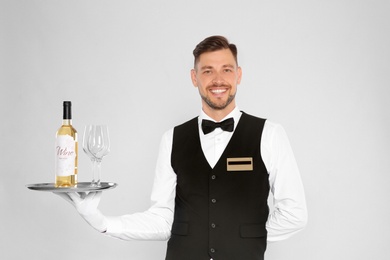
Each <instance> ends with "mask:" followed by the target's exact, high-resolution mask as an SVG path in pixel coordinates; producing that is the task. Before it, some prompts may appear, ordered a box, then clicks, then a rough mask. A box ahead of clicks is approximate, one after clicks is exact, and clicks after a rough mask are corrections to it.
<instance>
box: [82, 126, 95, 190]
mask: <svg viewBox="0 0 390 260" xmlns="http://www.w3.org/2000/svg"><path fill="white" fill-rule="evenodd" d="M93 128H94V126H93V125H87V126H85V128H84V134H83V150H84V152H85V153H86V155H88V157H89V159H91V162H92V181H91V186H93V185H95V183H96V181H95V180H96V171H95V169H96V166H95V165H96V158H95V156H94V155H93V154H92V153H91V152H90V151H89V146H88V142H89V138H90V136H91V133H92V131H93Z"/></svg>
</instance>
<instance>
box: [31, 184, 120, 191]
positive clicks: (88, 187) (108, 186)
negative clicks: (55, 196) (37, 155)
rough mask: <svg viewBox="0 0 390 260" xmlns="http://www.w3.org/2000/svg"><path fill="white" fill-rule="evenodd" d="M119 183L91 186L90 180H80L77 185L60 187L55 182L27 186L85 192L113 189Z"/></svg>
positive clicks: (43, 189) (37, 188) (41, 189)
mask: <svg viewBox="0 0 390 260" xmlns="http://www.w3.org/2000/svg"><path fill="white" fill-rule="evenodd" d="M117 185H118V184H116V183H113V182H101V183H100V186H99V187H94V186H91V183H90V182H79V183H77V187H58V188H56V187H55V186H54V183H36V184H28V185H26V187H27V188H29V189H30V190H37V191H50V192H85V191H99V190H109V189H113V188H115V187H116V186H117Z"/></svg>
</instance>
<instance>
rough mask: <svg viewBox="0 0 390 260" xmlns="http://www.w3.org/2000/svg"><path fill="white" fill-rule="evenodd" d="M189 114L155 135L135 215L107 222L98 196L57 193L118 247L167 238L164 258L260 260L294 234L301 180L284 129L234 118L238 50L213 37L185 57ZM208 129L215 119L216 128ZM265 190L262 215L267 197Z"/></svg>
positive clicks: (302, 208) (298, 225) (301, 210)
mask: <svg viewBox="0 0 390 260" xmlns="http://www.w3.org/2000/svg"><path fill="white" fill-rule="evenodd" d="M193 54H194V57H195V62H194V69H192V70H191V79H192V83H193V84H194V86H195V87H197V88H198V90H199V94H200V96H201V98H202V110H201V113H200V116H199V117H196V118H194V119H192V120H190V121H188V122H186V123H184V124H182V125H180V126H177V127H175V128H174V129H171V130H170V131H168V132H167V133H165V134H164V136H163V138H162V142H161V145H160V153H159V157H158V161H157V167H156V176H155V180H154V186H153V191H152V195H151V199H152V201H153V205H152V207H151V208H150V209H149V210H147V211H145V212H142V213H135V214H131V215H124V216H117V217H106V216H104V215H103V214H102V213H101V212H100V211H99V210H98V209H97V207H98V204H99V201H100V196H101V192H91V193H89V194H88V195H87V194H85V193H82V194H81V195H78V194H76V193H68V194H62V195H61V194H60V195H61V196H63V197H64V198H65V199H67V200H68V201H69V202H71V203H72V204H73V205H74V206H75V207H76V209H77V210H78V212H79V213H80V215H81V216H82V217H83V218H84V219H85V220H86V221H87V222H88V223H89V224H90V225H91V226H93V227H94V228H95V229H97V230H98V231H100V232H104V233H105V234H106V235H109V236H112V237H116V238H120V239H124V240H133V239H137V240H166V239H169V241H168V247H167V254H166V259H167V260H179V259H186V260H203V259H204V260H205V259H214V260H215V259H217V260H220V259H221V260H229V259H231V260H240V259H246V260H251V259H264V252H265V250H266V243H267V240H268V241H278V240H282V239H286V238H288V237H290V236H291V235H293V234H295V233H296V232H298V231H299V230H301V229H303V228H304V226H305V225H306V222H307V210H306V202H305V197H304V191H303V186H302V182H301V179H300V175H299V171H298V168H297V165H296V163H295V159H294V156H293V153H292V150H291V148H290V145H289V142H288V139H287V136H286V134H285V132H284V130H283V128H282V127H281V126H279V125H277V124H274V123H272V122H269V121H268V120H265V119H261V118H257V117H254V116H251V115H248V114H246V113H244V112H241V111H240V110H239V109H238V107H237V106H236V102H235V95H236V92H237V86H238V85H239V84H240V81H241V76H242V71H241V68H240V67H239V66H238V63H237V49H236V46H235V45H234V44H230V43H229V42H228V41H227V39H226V38H224V37H221V36H212V37H209V38H206V39H205V40H203V41H202V42H200V43H199V44H198V45H197V46H196V48H195V50H194V52H193ZM215 122H218V123H217V124H215ZM270 190H271V192H272V193H273V197H274V207H275V210H274V211H273V212H272V213H271V214H270V213H269V209H268V205H267V197H268V194H269V191H270Z"/></svg>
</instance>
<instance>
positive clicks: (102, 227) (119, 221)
mask: <svg viewBox="0 0 390 260" xmlns="http://www.w3.org/2000/svg"><path fill="white" fill-rule="evenodd" d="M172 136H173V129H172V130H171V131H168V132H167V133H165V135H164V136H163V138H162V141H161V144H160V150H159V156H158V160H157V165H156V175H155V179H154V184H153V190H152V195H151V200H152V206H151V207H150V208H149V209H148V210H146V211H145V212H139V213H134V214H128V215H123V216H109V217H108V216H104V215H103V214H102V213H101V212H100V210H99V209H98V205H99V202H100V197H101V194H102V193H101V192H90V193H88V194H86V193H80V194H78V193H58V195H59V196H61V197H63V198H64V199H65V200H67V201H68V202H70V203H71V204H72V205H73V206H74V207H75V208H76V210H77V211H78V213H79V214H80V215H81V216H82V217H83V218H84V219H85V220H86V221H87V222H88V223H89V224H90V225H91V226H92V227H93V228H95V229H96V230H98V231H99V232H102V233H105V234H106V235H108V236H111V237H115V238H119V239H123V240H166V239H168V238H169V237H170V235H171V227H172V222H173V211H174V200H175V192H176V174H175V173H174V171H173V169H172V167H171V163H170V162H171V149H172Z"/></svg>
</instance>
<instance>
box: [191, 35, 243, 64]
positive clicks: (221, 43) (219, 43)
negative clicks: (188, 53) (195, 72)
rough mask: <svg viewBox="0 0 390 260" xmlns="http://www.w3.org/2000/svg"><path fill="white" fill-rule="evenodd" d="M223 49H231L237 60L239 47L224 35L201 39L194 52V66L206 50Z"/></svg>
mask: <svg viewBox="0 0 390 260" xmlns="http://www.w3.org/2000/svg"><path fill="white" fill-rule="evenodd" d="M223 49H229V50H230V51H231V52H232V54H233V56H234V59H235V60H236V63H237V64H238V61H237V47H236V45H234V44H233V43H229V41H228V40H227V39H226V38H225V37H223V36H210V37H207V38H206V39H204V40H203V41H201V42H200V43H199V44H198V45H196V47H195V49H194V51H193V52H192V53H193V54H194V58H195V59H194V66H196V63H197V62H198V61H199V57H200V55H201V54H203V53H205V52H212V51H219V50H223Z"/></svg>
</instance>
